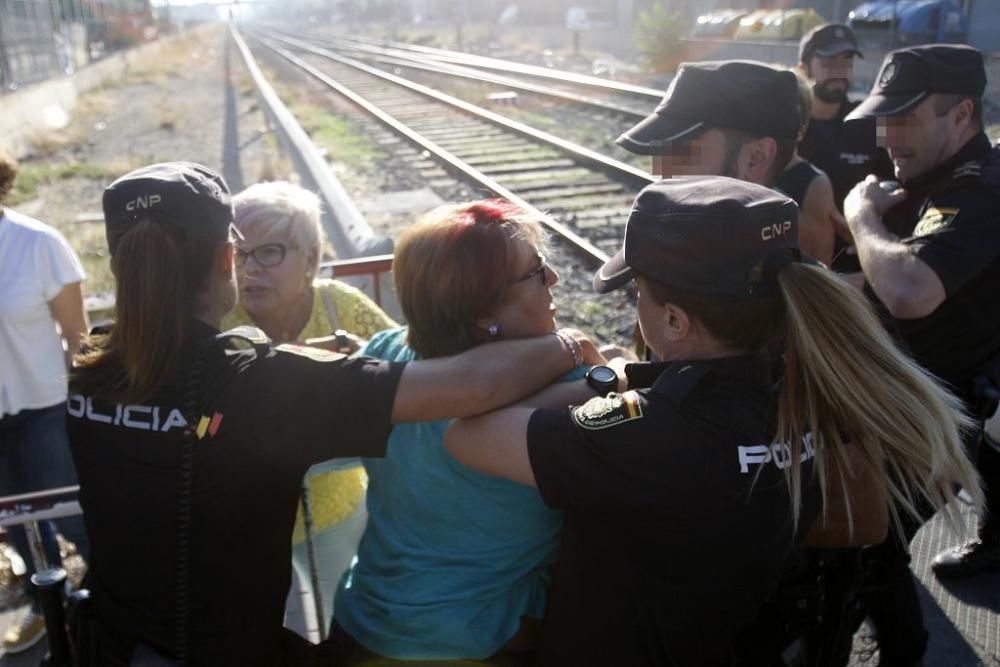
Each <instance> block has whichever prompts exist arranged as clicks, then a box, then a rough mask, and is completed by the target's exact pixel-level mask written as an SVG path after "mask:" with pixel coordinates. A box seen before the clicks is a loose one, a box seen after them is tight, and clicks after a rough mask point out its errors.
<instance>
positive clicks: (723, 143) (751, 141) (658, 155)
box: [616, 60, 799, 185]
mask: <svg viewBox="0 0 1000 667" xmlns="http://www.w3.org/2000/svg"><path fill="white" fill-rule="evenodd" d="M798 132H799V116H798V92H797V83H796V80H795V74H794V73H793V72H789V71H785V70H777V69H775V68H773V67H769V66H767V65H765V64H763V63H756V62H750V61H738V60H731V61H720V62H693V63H683V64H682V65H681V66H680V68H679V69H678V70H677V75H676V76H675V77H674V79H673V81H672V82H671V84H670V88H669V89H668V90H667V93H666V95H665V96H664V97H663V101H662V102H660V104H659V105H658V106H657V107H656V109H655V110H654V111H653V113H651V114H650V115H649V116H647V117H646V118H645V119H643V120H642V121H640V122H639V123H638V124H636V125H635V127H633V128H631V129H630V130H628V131H627V132H625V133H624V134H622V135H621V136H620V137H618V139H617V141H616V143H617V144H618V145H619V146H621V147H622V148H625V149H626V150H628V151H631V152H633V153H637V154H639V155H649V156H650V157H651V158H652V167H651V172H652V173H653V174H655V175H656V176H663V177H671V176H691V175H699V176H705V175H713V176H729V177H731V178H738V179H740V180H744V181H750V182H752V183H759V184H762V185H772V184H773V183H774V181H775V180H776V179H777V178H778V175H779V174H781V172H782V171H783V170H784V168H785V165H787V164H788V161H789V160H791V158H792V154H793V153H794V152H795V138H796V136H798Z"/></svg>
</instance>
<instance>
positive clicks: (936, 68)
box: [845, 44, 986, 120]
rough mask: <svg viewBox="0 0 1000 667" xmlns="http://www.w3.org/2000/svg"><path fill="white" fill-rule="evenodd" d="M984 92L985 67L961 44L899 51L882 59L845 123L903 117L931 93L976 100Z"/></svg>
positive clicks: (976, 54)
mask: <svg viewBox="0 0 1000 667" xmlns="http://www.w3.org/2000/svg"><path fill="white" fill-rule="evenodd" d="M985 90H986V67H985V65H984V64H983V54H982V53H980V52H979V50H978V49H974V48H972V47H971V46H964V45H960V44H930V45H927V46H916V47H913V48H910V49H899V50H898V51H891V52H890V53H888V54H887V55H886V56H885V61H884V62H883V63H882V69H881V70H880V71H879V74H878V78H877V79H876V80H875V85H874V86H872V90H871V92H870V93H868V97H867V98H866V99H865V101H864V102H862V103H861V104H860V105H858V107H857V108H856V109H855V110H854V111H852V112H851V113H850V114H848V116H847V118H846V119H845V120H857V119H859V118H865V117H868V116H897V115H902V114H906V113H909V112H910V111H911V110H912V109H913V108H914V107H915V106H917V105H918V104H920V102H922V101H923V100H924V98H926V97H927V96H928V95H931V94H934V93H944V94H954V95H968V96H969V97H974V98H976V99H978V98H981V97H982V96H983V91H985Z"/></svg>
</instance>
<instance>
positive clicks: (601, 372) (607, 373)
mask: <svg viewBox="0 0 1000 667" xmlns="http://www.w3.org/2000/svg"><path fill="white" fill-rule="evenodd" d="M590 377H591V378H593V379H594V381H596V382H601V383H605V382H617V381H618V374H617V373H615V371H614V369H612V368H608V367H607V366H594V367H593V368H591V369H590Z"/></svg>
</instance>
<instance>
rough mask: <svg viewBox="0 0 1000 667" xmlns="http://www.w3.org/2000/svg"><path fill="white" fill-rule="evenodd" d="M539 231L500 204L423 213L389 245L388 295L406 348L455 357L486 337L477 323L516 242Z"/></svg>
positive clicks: (496, 296)
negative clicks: (395, 303)
mask: <svg viewBox="0 0 1000 667" xmlns="http://www.w3.org/2000/svg"><path fill="white" fill-rule="evenodd" d="M544 238H545V233H544V231H543V230H542V226H541V224H540V223H539V222H538V221H537V220H536V219H535V218H533V217H531V216H529V215H527V214H525V213H524V212H523V211H521V210H520V209H519V208H517V207H516V206H514V205H513V204H512V203H510V202H509V201H506V200H501V199H494V200H483V201H477V202H469V203H463V204H446V205H444V206H439V207H438V208H436V209H434V210H432V211H430V212H429V213H426V214H425V215H423V216H422V217H421V218H420V219H419V220H417V222H415V223H414V224H413V225H411V226H410V227H409V228H407V229H406V230H405V231H404V232H403V233H402V234H401V235H400V237H399V240H398V241H397V242H396V255H395V258H394V260H393V273H394V275H395V282H396V295H397V296H398V297H399V304H400V307H401V308H402V310H403V315H405V316H406V321H407V324H408V326H409V330H408V332H407V344H408V345H409V346H410V347H411V348H413V350H414V351H416V352H417V353H418V354H420V355H421V356H423V357H425V358H433V357H443V356H448V355H452V354H457V353H459V352H462V351H464V350H467V349H469V348H471V347H474V346H475V345H479V344H480V343H484V342H486V340H487V338H486V336H485V335H484V333H483V330H482V329H481V328H480V327H479V326H478V324H477V322H478V320H480V319H481V318H484V317H487V316H488V315H489V314H490V313H491V312H492V311H493V310H494V309H495V308H496V307H497V306H498V305H499V304H500V302H501V300H502V299H503V296H504V293H505V291H506V289H507V286H508V284H509V281H510V280H511V279H512V278H513V277H514V275H513V274H514V272H515V271H516V270H517V261H518V259H519V255H518V253H517V247H516V244H517V243H518V242H524V243H528V244H532V245H534V246H535V247H541V246H542V245H543V243H544Z"/></svg>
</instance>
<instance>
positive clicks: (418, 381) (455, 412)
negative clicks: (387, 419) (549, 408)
mask: <svg viewBox="0 0 1000 667" xmlns="http://www.w3.org/2000/svg"><path fill="white" fill-rule="evenodd" d="M563 331H566V330H563ZM577 333H578V332H574V334H577ZM579 336H581V337H582V334H580V335H579ZM574 337H577V336H576V335H574ZM581 337H577V340H579V341H580V343H581V345H582V347H583V349H584V354H583V360H587V359H589V358H591V357H593V355H596V354H597V351H596V349H595V348H594V346H593V344H592V343H590V341H589V340H586V339H585V338H581ZM577 361H581V360H577ZM573 365H574V358H573V356H572V355H571V354H570V352H568V351H567V350H566V348H565V347H564V346H563V344H562V343H561V342H560V340H559V338H557V337H556V336H551V335H550V336H541V337H538V338H531V339H524V340H516V341H502V342H498V343H489V344H487V345H479V346H478V347H475V348H473V349H471V350H469V351H467V352H463V353H462V354H459V355H456V356H454V357H445V358H443V359H428V360H422V361H412V362H410V363H408V364H407V365H406V368H405V369H404V370H403V375H402V377H401V378H400V380H399V387H398V389H397V390H396V398H395V402H394V403H393V406H392V422H393V423H394V424H399V423H403V422H415V421H430V420H434V419H444V418H446V417H466V416H469V415H477V414H481V413H483V412H488V411H490V410H495V409H497V408H499V407H503V406H504V405H508V404H510V403H513V402H514V401H516V400H518V399H520V398H523V397H525V396H528V395H529V394H532V393H534V392H536V391H538V390H539V389H541V388H542V387H544V386H545V385H547V384H549V383H550V382H553V381H554V380H555V379H556V378H558V377H560V376H561V375H563V374H564V373H566V372H568V371H569V370H571V369H572V368H573Z"/></svg>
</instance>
